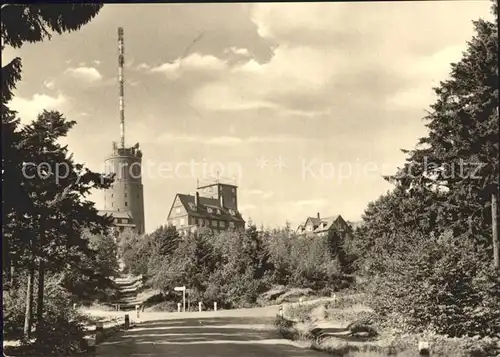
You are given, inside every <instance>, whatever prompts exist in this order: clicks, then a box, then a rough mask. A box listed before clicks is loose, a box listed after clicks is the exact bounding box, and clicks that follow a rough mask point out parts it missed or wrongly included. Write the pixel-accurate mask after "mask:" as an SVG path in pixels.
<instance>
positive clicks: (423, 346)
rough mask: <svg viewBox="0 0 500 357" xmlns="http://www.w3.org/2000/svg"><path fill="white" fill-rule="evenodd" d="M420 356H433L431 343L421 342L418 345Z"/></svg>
mask: <svg viewBox="0 0 500 357" xmlns="http://www.w3.org/2000/svg"><path fill="white" fill-rule="evenodd" d="M418 354H419V355H420V356H430V355H431V347H430V344H429V342H426V341H420V342H419V343H418Z"/></svg>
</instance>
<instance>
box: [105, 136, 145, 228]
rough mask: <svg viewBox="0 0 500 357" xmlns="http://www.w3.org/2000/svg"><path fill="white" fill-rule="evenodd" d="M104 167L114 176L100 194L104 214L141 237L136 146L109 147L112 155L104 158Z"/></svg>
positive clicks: (139, 156) (141, 197)
mask: <svg viewBox="0 0 500 357" xmlns="http://www.w3.org/2000/svg"><path fill="white" fill-rule="evenodd" d="M105 165H106V173H108V174H109V173H113V174H114V175H115V176H114V182H113V185H112V187H111V188H109V189H107V190H105V192H104V210H105V211H106V212H109V213H110V214H111V215H112V216H113V217H114V218H115V224H116V225H117V226H122V227H125V226H128V227H131V228H135V230H136V231H137V232H138V233H139V234H143V233H144V230H145V228H144V192H143V186H142V168H141V166H142V152H141V150H140V149H139V144H136V145H135V146H133V147H128V148H121V147H118V146H117V145H116V144H113V152H112V154H111V155H110V156H108V157H107V158H106V160H105ZM127 216H128V217H127Z"/></svg>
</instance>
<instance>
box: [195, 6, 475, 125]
mask: <svg viewBox="0 0 500 357" xmlns="http://www.w3.org/2000/svg"><path fill="white" fill-rule="evenodd" d="M361 8H362V11H361ZM471 10H474V12H477V5H474V4H472V3H468V2H467V3H466V2H464V3H460V4H457V7H456V8H454V10H453V11H454V14H455V12H456V14H457V16H455V15H454V16H449V17H446V19H445V20H443V14H444V13H447V12H448V11H449V6H448V5H447V4H441V3H411V4H410V3H409V2H404V3H382V4H381V3H286V4H285V3H276V4H269V3H256V4H252V5H251V6H250V15H251V19H252V21H253V22H254V23H255V25H256V26H257V29H258V32H259V34H260V36H261V37H263V38H266V39H268V40H271V41H273V42H274V43H276V44H278V45H277V46H276V47H275V48H274V51H273V56H272V58H271V59H270V60H269V61H267V62H259V61H257V60H255V59H250V58H247V59H246V61H244V62H241V61H240V62H238V63H236V64H235V65H232V66H226V67H225V68H223V66H221V67H220V69H221V70H222V69H223V70H224V75H220V76H218V77H215V78H213V80H212V81H209V82H205V83H197V85H196V87H195V88H193V95H192V103H193V105H194V106H195V107H196V108H199V109H200V110H201V111H208V112H210V111H213V112H220V111H234V112H236V111H239V112H243V111H251V110H254V111H255V110H261V109H266V110H270V111H271V112H272V113H273V115H276V116H277V117H288V116H297V117H304V118H317V117H320V116H325V115H326V116H330V115H333V114H334V113H336V112H338V111H339V110H338V107H339V106H341V107H342V108H341V109H342V110H344V111H346V112H349V111H351V112H352V111H354V112H356V111H359V110H358V108H360V107H361V106H367V105H369V106H373V107H376V108H380V110H387V109H388V107H387V106H388V105H389V103H393V102H394V103H409V102H411V103H412V104H411V107H412V108H416V107H417V106H420V107H421V109H424V108H425V107H426V106H428V105H429V104H431V103H429V102H426V101H428V100H432V98H431V97H429V95H428V89H427V88H431V87H433V86H434V85H435V84H437V83H438V82H439V81H440V80H444V79H446V78H447V77H448V75H449V71H450V62H454V61H457V60H459V59H460V58H461V55H462V51H463V50H464V49H465V45H466V43H465V41H464V39H468V38H470V36H471V35H472V32H473V27H472V23H471V21H470V19H471V16H472V15H471ZM396 14H397V16H396ZM416 14H421V15H422V16H420V15H419V16H417V15H416ZM415 28H422V29H424V30H422V31H423V32H422V31H417V32H416V31H414V29H415ZM443 29H446V30H443ZM429 38H432V40H429ZM395 44H398V45H397V46H395ZM247 52H248V51H246V49H244V48H238V47H234V46H233V47H229V48H227V49H226V50H225V53H226V54H236V53H240V54H246V53H247ZM401 93H407V94H405V95H404V97H405V98H398V97H401V96H403V95H402V94H401ZM393 97H394V98H393ZM410 97H411V98H410ZM398 107H400V104H398Z"/></svg>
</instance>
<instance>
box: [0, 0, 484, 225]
mask: <svg viewBox="0 0 500 357" xmlns="http://www.w3.org/2000/svg"><path fill="white" fill-rule="evenodd" d="M490 6H491V3H490V2H489V1H453V2H452V1H442V2H401V3H394V2H392V3H307V4H306V3H304V4H299V3H294V4H188V5H184V4H170V5H166V4H165V5H163V4H161V5H156V4H143V5H140V4H131V5H105V6H104V8H103V10H102V11H101V12H100V13H99V15H98V16H97V17H96V18H95V19H94V20H93V21H92V22H91V23H90V24H88V25H86V26H84V27H83V28H82V29H81V30H80V31H78V32H75V33H71V34H65V35H61V36H59V35H55V36H54V37H53V39H52V40H51V41H46V42H43V43H37V44H26V45H24V46H23V47H22V48H21V49H20V50H17V51H15V52H14V51H12V50H11V49H6V50H5V51H4V53H3V54H2V60H3V61H5V60H8V59H9V58H12V56H14V55H19V56H20V57H21V58H22V60H23V79H22V81H21V83H20V84H19V85H18V90H17V93H16V98H15V99H14V101H13V103H12V107H14V108H15V109H16V110H18V111H19V113H20V115H21V117H22V119H23V121H30V120H32V119H33V118H34V117H35V116H36V114H37V113H39V112H40V111H41V110H42V109H44V108H45V109H57V110H59V111H61V112H63V113H64V114H65V115H66V117H67V118H68V119H71V120H76V121H77V122H78V124H77V126H76V127H75V129H74V130H73V131H72V133H71V135H70V136H69V138H68V140H67V141H68V144H69V148H70V150H71V151H73V152H74V153H75V159H77V160H78V161H80V162H85V163H86V164H87V165H88V166H89V167H90V168H92V169H94V170H99V171H101V170H102V169H103V160H104V158H105V156H106V155H108V154H109V153H110V151H111V147H112V144H111V142H112V141H118V140H119V111H118V84H117V72H118V71H117V63H118V62H117V28H118V27H119V26H122V27H123V28H124V32H125V62H126V63H125V67H126V68H125V78H126V85H125V103H126V109H125V116H126V142H127V144H128V145H133V144H135V143H136V142H139V143H140V145H141V148H142V150H143V153H144V162H143V164H144V165H145V172H144V177H143V183H144V200H145V209H146V230H147V231H152V230H154V229H155V228H156V227H158V226H159V225H161V224H164V223H165V221H166V217H167V214H168V211H169V209H170V206H171V204H172V201H173V199H174V197H175V194H176V193H193V192H194V190H195V187H196V178H197V177H200V178H203V176H208V175H209V174H211V173H212V174H214V175H215V174H216V171H219V175H220V176H224V177H236V180H237V182H238V186H239V206H240V210H241V211H242V213H243V215H244V217H245V218H246V219H248V218H250V217H251V218H252V219H253V221H254V222H256V223H258V224H259V225H260V224H261V223H262V224H264V225H265V226H271V227H272V226H277V225H282V224H284V223H285V221H287V220H288V221H290V222H291V223H292V224H293V225H294V226H295V225H296V224H298V223H300V221H302V220H304V219H305V218H306V217H307V216H315V215H316V213H317V212H320V213H321V214H322V215H323V216H331V215H336V214H341V215H342V216H343V217H345V218H346V219H350V220H357V219H359V218H360V216H361V214H362V213H363V210H364V208H365V207H366V205H367V203H368V202H370V201H372V200H375V199H376V198H377V197H378V196H379V195H380V194H382V193H384V192H385V191H386V190H387V189H389V188H390V186H389V185H388V184H387V183H386V182H385V181H384V180H383V179H382V177H381V175H382V174H391V173H394V171H395V169H396V167H397V166H399V165H401V164H402V163H403V162H404V154H402V153H401V152H400V149H401V148H408V149H411V148H413V147H414V145H415V143H416V140H417V138H419V137H420V136H422V135H425V133H426V130H425V127H424V124H423V122H422V120H421V118H422V117H423V115H424V114H425V110H426V109H427V108H428V106H429V104H431V103H432V101H433V93H432V87H433V86H435V85H437V84H438V83H439V81H440V80H444V79H446V78H447V76H448V73H449V69H450V62H454V61H457V60H459V59H460V57H461V53H462V51H463V50H464V49H465V45H466V41H468V40H469V39H470V38H471V36H472V35H473V25H472V23H471V21H472V20H476V19H478V18H479V17H483V18H485V17H486V18H490V16H491V15H490V12H489V10H490ZM210 171H213V172H210ZM349 171H350V172H349ZM93 199H95V201H96V203H97V206H98V207H102V202H103V199H102V194H101V193H98V194H97V195H94V196H93Z"/></svg>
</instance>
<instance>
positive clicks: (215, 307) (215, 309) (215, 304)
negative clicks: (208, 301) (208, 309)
mask: <svg viewBox="0 0 500 357" xmlns="http://www.w3.org/2000/svg"><path fill="white" fill-rule="evenodd" d="M214 311H217V303H216V302H214Z"/></svg>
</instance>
